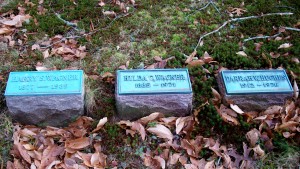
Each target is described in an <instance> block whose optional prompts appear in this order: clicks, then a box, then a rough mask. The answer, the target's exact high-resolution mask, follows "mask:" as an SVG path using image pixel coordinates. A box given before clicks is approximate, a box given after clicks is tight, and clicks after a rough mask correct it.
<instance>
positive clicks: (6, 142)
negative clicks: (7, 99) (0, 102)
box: [0, 111, 13, 168]
mask: <svg viewBox="0 0 300 169" xmlns="http://www.w3.org/2000/svg"><path fill="white" fill-rule="evenodd" d="M12 133H13V124H12V122H11V119H10V117H9V116H8V115H7V111H1V112H0V168H4V167H3V166H6V162H7V161H8V160H10V156H9V151H10V149H11V147H12V140H11V138H12Z"/></svg>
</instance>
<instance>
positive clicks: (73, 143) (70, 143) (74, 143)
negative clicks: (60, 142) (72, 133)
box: [65, 137, 90, 150]
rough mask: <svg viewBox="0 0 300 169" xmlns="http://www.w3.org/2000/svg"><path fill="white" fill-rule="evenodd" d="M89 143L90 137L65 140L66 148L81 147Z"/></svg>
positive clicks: (77, 148) (76, 148)
mask: <svg viewBox="0 0 300 169" xmlns="http://www.w3.org/2000/svg"><path fill="white" fill-rule="evenodd" d="M89 145H90V138H88V137H82V138H78V139H74V140H67V141H66V142H65V147H66V148H71V149H75V150H79V149H83V148H85V147H87V146H89Z"/></svg>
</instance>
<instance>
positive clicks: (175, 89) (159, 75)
mask: <svg viewBox="0 0 300 169" xmlns="http://www.w3.org/2000/svg"><path fill="white" fill-rule="evenodd" d="M117 83H118V94H119V95H125V94H170V93H192V88H191V83H190V79H189V74H188V71H187V69H153V70H119V71H118V82H117Z"/></svg>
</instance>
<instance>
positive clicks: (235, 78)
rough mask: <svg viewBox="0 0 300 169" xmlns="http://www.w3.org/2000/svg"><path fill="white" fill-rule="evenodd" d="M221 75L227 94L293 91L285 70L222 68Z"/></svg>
mask: <svg viewBox="0 0 300 169" xmlns="http://www.w3.org/2000/svg"><path fill="white" fill-rule="evenodd" d="M221 75H222V79H223V82H224V84H225V89H226V94H227V95H239V94H259V93H270V94H271V93H292V92H293V88H292V86H291V83H290V81H289V79H288V77H287V75H286V72H285V70H240V71H239V70H224V71H222V72H221Z"/></svg>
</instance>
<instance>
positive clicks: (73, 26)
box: [54, 12, 79, 31]
mask: <svg viewBox="0 0 300 169" xmlns="http://www.w3.org/2000/svg"><path fill="white" fill-rule="evenodd" d="M54 14H55V16H56V17H57V18H58V19H59V20H61V21H62V22H64V23H65V24H66V25H67V26H70V27H72V28H73V29H75V30H76V31H79V29H78V28H77V24H76V23H72V22H69V21H66V20H64V19H63V18H61V16H60V14H58V13H56V12H55V13H54Z"/></svg>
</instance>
